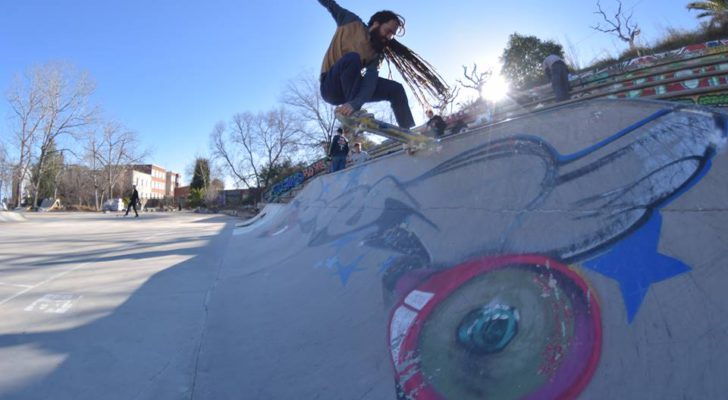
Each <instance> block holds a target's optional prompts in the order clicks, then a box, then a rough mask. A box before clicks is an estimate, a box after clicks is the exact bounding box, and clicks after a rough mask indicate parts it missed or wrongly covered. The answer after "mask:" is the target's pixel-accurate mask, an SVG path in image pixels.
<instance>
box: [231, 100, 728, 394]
mask: <svg viewBox="0 0 728 400" xmlns="http://www.w3.org/2000/svg"><path fill="white" fill-rule="evenodd" d="M725 141H726V117H725V116H723V115H721V114H711V113H708V112H705V111H703V110H693V109H691V108H681V106H680V105H678V104H675V103H651V102H630V101H622V102H614V101H595V102H588V103H581V104H577V105H572V106H570V107H566V108H561V109H559V110H558V112H555V111H552V112H544V113H540V114H538V115H533V116H529V117H524V118H519V119H516V120H513V121H509V122H507V123H503V124H498V125H494V126H491V127H488V128H485V129H483V130H480V131H476V132H473V133H470V134H465V135H460V136H456V137H452V138H449V139H446V140H445V141H443V143H442V146H441V147H440V148H437V149H433V150H430V151H429V152H419V153H416V154H415V155H412V156H410V155H405V154H399V155H396V156H392V157H388V158H386V159H381V160H379V161H377V162H374V163H369V164H366V165H364V166H361V167H356V168H352V169H348V170H345V171H341V172H339V173H336V174H329V175H325V176H322V177H320V178H318V179H315V180H313V181H312V182H311V184H309V185H308V186H307V187H306V188H305V189H304V190H303V191H302V192H301V193H300V194H299V195H298V196H297V197H296V198H295V199H294V200H293V202H291V203H290V204H289V205H288V206H286V208H285V209H283V210H282V211H281V212H280V214H278V216H276V217H275V219H273V220H269V221H267V222H266V225H264V226H261V227H260V229H258V230H250V229H249V228H246V229H248V230H247V231H246V234H245V235H240V236H238V237H239V238H247V241H246V242H245V244H243V242H241V251H246V252H248V251H249V253H247V256H246V258H245V259H246V260H256V261H255V270H256V271H266V272H265V273H266V274H270V275H266V277H267V278H266V279H267V280H266V282H274V281H275V280H276V277H280V279H285V281H286V282H289V283H286V284H284V287H286V288H288V289H287V290H294V291H295V290H299V291H300V293H306V295H305V297H301V296H299V297H298V298H299V301H297V302H296V307H295V310H296V311H295V312H296V313H297V315H301V316H306V317H305V319H307V320H314V321H318V323H319V324H323V325H322V326H325V327H327V328H326V329H324V330H317V332H318V333H317V335H316V343H325V344H327V346H328V347H325V346H324V347H321V348H320V349H319V350H318V351H316V352H315V354H307V360H308V361H307V363H310V364H311V365H317V368H318V369H317V371H319V369H320V372H321V373H323V374H325V373H327V371H329V373H332V374H335V373H336V372H334V370H332V369H330V368H328V366H329V364H331V365H336V366H338V367H337V368H338V369H339V370H341V369H343V370H344V371H349V373H350V374H355V376H358V377H360V378H361V379H365V378H364V377H366V376H369V374H372V376H381V373H382V372H381V371H382V370H381V368H382V367H381V365H380V364H377V363H370V362H368V361H365V360H369V359H370V358H371V357H375V358H376V357H377V356H376V355H379V354H381V355H382V357H385V356H386V357H387V358H388V359H389V363H390V365H391V369H390V373H391V376H392V386H393V392H395V393H396V396H397V397H398V398H399V399H458V400H467V399H482V398H499V399H511V398H513V399H516V398H529V399H548V398H559V399H563V398H588V399H613V398H634V397H635V396H638V397H639V398H655V399H657V398H675V397H677V398H680V397H684V396H686V397H695V398H719V397H720V396H721V395H722V393H723V392H724V389H725V384H724V374H723V371H724V370H725V367H728V346H726V345H727V344H728V343H727V342H726V339H725V338H726V336H725V334H726V330H727V329H728V326H727V325H726V324H725V322H723V321H725V319H726V318H725V317H728V307H726V306H724V304H728V302H727V301H726V300H728V295H727V294H725V293H726V292H725V290H722V286H723V284H722V283H719V282H725V281H726V280H725V279H728V272H726V271H725V269H724V268H721V265H720V264H721V261H720V260H722V259H723V258H724V257H725V256H727V255H728V248H727V247H726V246H725V245H724V243H725V240H726V239H725V238H726V237H727V235H728V233H726V230H725V226H726V224H728V216H727V215H726V212H725V206H724V204H725V198H726V197H725V195H727V194H728V193H727V191H728V189H726V187H728V185H726V184H725V183H726V179H728V169H727V168H728V164H727V163H726V159H725V156H724V154H723V153H722V148H723V145H724V143H725ZM698 238H700V239H698ZM246 249H247V250H246ZM265 249H268V252H267V253H264V250H265ZM274 249H278V250H274ZM256 254H261V255H262V254H268V256H266V258H265V260H261V259H257V258H255V255H256ZM248 262H250V261H248ZM261 273H262V272H258V273H256V275H255V276H258V275H259V274H261ZM251 278H254V277H250V276H247V275H246V279H251ZM375 282H378V284H375ZM377 285H378V286H379V289H378V290H375V288H376V286H377ZM295 288H298V289H295ZM271 290H272V291H273V292H274V293H276V294H278V293H279V292H278V290H277V289H271ZM282 293H283V292H280V295H281V296H285V295H283V294H282ZM332 296H333V297H332ZM304 299H305V300H304ZM329 303H330V304H331V306H330V308H327V306H325V305H324V304H329ZM313 304H316V305H318V306H315V307H314V308H309V307H308V305H313ZM260 307H261V308H263V309H264V310H266V311H265V312H263V313H262V314H265V315H267V317H268V318H271V319H272V320H277V318H278V317H282V315H278V311H280V312H283V309H280V308H278V307H277V306H276V305H260ZM312 307H313V306H312ZM319 307H321V309H319ZM335 310H336V311H335ZM347 310H348V311H347ZM379 313H384V314H386V315H388V318H387V322H386V324H385V325H384V327H383V328H384V329H382V330H376V329H374V330H372V329H373V328H374V327H379V326H380V325H379V323H378V322H377V321H378V318H377V317H376V315H377V314H379ZM264 321H265V317H264V316H261V321H259V322H260V325H257V326H261V327H265V326H267V325H266V323H265V322H264ZM285 321H286V324H287V326H286V329H287V330H288V331H290V332H296V334H295V335H294V336H289V335H283V334H280V333H270V332H269V331H266V332H268V333H270V334H271V336H270V337H269V340H271V341H273V342H275V343H279V342H278V341H277V340H281V341H285V343H286V344H285V345H286V346H287V347H289V348H296V346H297V344H299V345H300V346H303V343H304V342H302V341H299V340H298V337H300V336H304V337H305V336H306V335H307V332H308V331H309V330H311V329H313V328H310V327H308V326H306V325H304V324H303V323H302V322H298V318H290V317H289V318H286V319H285ZM250 323H252V324H255V323H256V321H250ZM261 329H265V328H261ZM358 331H365V332H368V335H367V336H366V337H364V338H363V337H359V336H357V335H356V334H355V332H358ZM271 332H272V331H271ZM328 332H335V334H334V333H332V334H331V335H329V334H328ZM345 332H349V333H345ZM375 332H376V333H375ZM341 335H344V336H346V337H349V335H351V336H350V340H351V342H350V343H349V346H350V347H349V351H346V352H345V354H340V355H339V354H338V353H337V352H336V351H335V349H337V348H339V347H338V346H339V341H340V340H341V339H342V338H341ZM354 337H356V338H357V339H354ZM288 341H292V342H291V343H289V342H288ZM281 343H283V342H281ZM344 343H347V341H346V340H344ZM317 348H318V347H317ZM250 351H253V353H254V354H253V357H255V354H257V353H256V351H255V350H250ZM319 352H321V353H322V354H318V353H319ZM373 355H374V356H373ZM248 356H251V355H250V354H248ZM261 357H262V355H261ZM256 359H260V358H256ZM324 360H326V361H324ZM701 366H705V367H701ZM256 368H257V369H262V371H261V374H265V373H266V371H268V373H270V374H273V375H277V374H281V373H282V374H286V376H293V375H295V374H297V373H301V371H302V370H303V369H302V368H304V366H303V365H300V364H299V363H298V362H296V361H294V360H291V363H290V364H288V363H286V364H283V365H282V364H281V363H280V362H271V363H266V362H260V363H259V364H257V365H256ZM274 369H275V371H274ZM339 375H342V374H339ZM339 379H343V380H344V381H346V378H339ZM380 380H381V379H380ZM347 382H348V381H347ZM384 384H386V382H385V383H384ZM331 385H332V386H331V388H329V389H330V390H333V391H334V392H328V394H330V395H332V396H334V397H332V398H343V397H336V396H345V394H346V393H348V395H349V397H357V396H359V395H361V394H362V393H359V392H358V390H359V389H358V388H359V386H358V385H357V384H356V382H355V381H352V382H350V383H348V384H347V386H348V387H347V388H344V387H341V388H339V386H338V384H337V383H334V382H332V383H331ZM333 388H338V390H340V391H339V392H336V391H335V389H333ZM347 390H348V391H347ZM361 390H362V392H363V391H364V390H365V389H364V388H363V387H362V388H361ZM370 390H373V389H371V388H370ZM307 393H308V392H307ZM382 398H385V397H382Z"/></svg>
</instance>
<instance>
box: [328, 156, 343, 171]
mask: <svg viewBox="0 0 728 400" xmlns="http://www.w3.org/2000/svg"><path fill="white" fill-rule="evenodd" d="M344 168H346V157H331V172H336V171H338V170H342V169H344Z"/></svg>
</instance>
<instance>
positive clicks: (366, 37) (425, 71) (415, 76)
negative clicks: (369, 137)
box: [319, 0, 448, 129]
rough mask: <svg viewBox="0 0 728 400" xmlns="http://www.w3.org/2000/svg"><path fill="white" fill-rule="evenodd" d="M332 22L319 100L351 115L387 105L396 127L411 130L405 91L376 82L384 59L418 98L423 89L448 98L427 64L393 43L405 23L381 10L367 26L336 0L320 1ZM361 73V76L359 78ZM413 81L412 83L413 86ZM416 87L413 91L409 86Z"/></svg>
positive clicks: (392, 84) (381, 80)
mask: <svg viewBox="0 0 728 400" xmlns="http://www.w3.org/2000/svg"><path fill="white" fill-rule="evenodd" d="M319 3H321V5H323V6H324V7H326V9H327V10H328V11H329V12H330V13H331V15H332V16H333V17H334V20H335V21H336V25H337V28H336V32H335V33H334V38H333V39H332V40H331V44H330V45H329V48H328V50H327V51H326V55H325V56H324V61H323V64H322V66H321V77H320V79H321V96H322V97H323V99H324V100H326V101H327V102H328V103H330V104H333V105H336V106H338V107H337V108H336V112H337V113H340V114H342V115H344V116H349V115H352V114H353V113H355V112H356V111H358V110H360V109H361V107H362V105H363V104H364V103H367V102H375V101H383V100H387V101H389V102H390V104H391V105H392V111H393V112H394V116H395V118H396V119H397V125H399V126H400V127H401V128H406V129H409V128H411V127H413V126H414V125H415V122H414V119H413V118H412V112H411V111H410V108H409V103H408V101H407V95H406V94H405V92H404V87H402V85H401V84H400V83H397V82H395V81H392V80H389V79H384V78H380V77H379V76H378V75H379V71H378V67H379V64H380V62H381V61H382V59H383V58H384V57H386V58H387V60H388V61H392V63H393V64H394V65H395V67H397V69H398V70H399V72H400V74H401V75H402V77H403V78H404V80H405V81H406V82H407V83H408V84H409V85H410V87H412V88H413V89H414V90H415V92H416V93H418V94H420V95H422V94H423V90H424V91H426V92H428V93H430V94H434V95H435V96H438V97H441V98H443V99H444V98H446V97H447V96H448V95H447V92H448V88H447V85H445V84H444V83H443V82H442V80H441V79H440V77H439V76H438V75H437V73H435V72H434V71H432V69H431V68H430V66H429V64H428V63H427V62H426V61H425V60H423V59H421V58H420V57H419V56H418V55H417V54H416V53H414V52H413V51H412V50H410V49H409V48H407V47H406V46H404V45H403V44H401V43H400V42H398V41H397V40H395V39H394V36H395V35H397V36H401V35H403V34H404V18H402V16H401V15H398V14H396V13H394V12H392V11H388V10H385V11H379V12H377V13H375V14H374V15H372V17H371V18H370V19H369V23H368V24H364V22H363V21H362V20H361V18H359V17H358V16H357V15H356V14H354V13H352V12H351V11H349V10H346V9H344V8H342V7H341V6H339V5H338V4H337V3H336V2H335V1H334V0H319ZM362 69H365V73H364V75H363V76H362ZM415 82H416V83H415ZM413 85H414V86H413Z"/></svg>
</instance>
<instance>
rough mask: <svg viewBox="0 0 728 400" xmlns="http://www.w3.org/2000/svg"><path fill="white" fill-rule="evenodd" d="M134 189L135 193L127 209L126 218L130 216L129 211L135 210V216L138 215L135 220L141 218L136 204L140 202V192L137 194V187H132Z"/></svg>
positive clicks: (132, 194)
mask: <svg viewBox="0 0 728 400" xmlns="http://www.w3.org/2000/svg"><path fill="white" fill-rule="evenodd" d="M132 188H133V189H134V191H133V192H132V193H131V199H129V205H128V206H127V207H126V214H124V216H125V217H126V216H127V215H129V210H131V209H132V208H134V214H136V215H135V216H134V218H137V217H139V213H138V212H137V208H136V204H137V202H139V192H137V189H136V185H134V186H132Z"/></svg>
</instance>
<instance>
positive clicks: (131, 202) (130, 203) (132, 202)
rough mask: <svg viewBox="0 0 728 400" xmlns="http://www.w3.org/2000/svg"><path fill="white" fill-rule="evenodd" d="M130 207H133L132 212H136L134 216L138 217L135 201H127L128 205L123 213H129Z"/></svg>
mask: <svg viewBox="0 0 728 400" xmlns="http://www.w3.org/2000/svg"><path fill="white" fill-rule="evenodd" d="M132 208H134V214H136V216H137V217H138V216H139V213H138V212H137V209H136V201H130V202H129V206H128V207H126V214H124V215H129V210H131V209H132Z"/></svg>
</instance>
